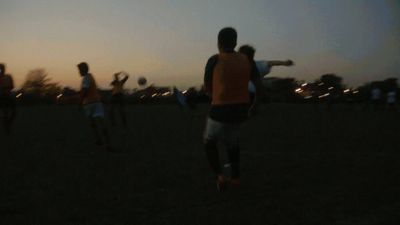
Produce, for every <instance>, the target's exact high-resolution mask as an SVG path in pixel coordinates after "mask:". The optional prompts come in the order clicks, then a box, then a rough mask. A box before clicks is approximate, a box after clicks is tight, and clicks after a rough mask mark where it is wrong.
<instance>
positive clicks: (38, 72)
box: [14, 69, 399, 104]
mask: <svg viewBox="0 0 400 225" xmlns="http://www.w3.org/2000/svg"><path fill="white" fill-rule="evenodd" d="M263 85H264V87H265V95H264V99H262V101H263V102H265V103H273V102H279V103H365V102H368V101H370V100H371V98H372V92H373V89H379V91H380V95H379V101H380V102H381V103H385V102H386V100H387V95H388V93H389V92H392V93H393V92H394V93H395V95H397V93H399V87H398V85H397V79H396V78H388V79H385V80H379V81H371V82H367V83H365V84H364V85H362V86H359V87H356V88H352V87H347V86H346V85H345V84H344V83H343V78H342V77H340V76H338V75H336V74H324V75H322V76H320V77H319V78H318V79H316V80H315V81H313V82H308V83H307V82H305V81H299V80H297V79H295V78H278V77H266V78H263ZM100 92H101V94H102V97H103V101H104V102H106V103H107V102H108V101H109V99H110V96H111V90H108V89H104V90H100ZM181 92H182V94H183V95H185V96H186V98H187V100H188V102H191V101H195V102H208V101H209V98H208V97H207V96H206V94H205V92H204V90H203V88H198V89H196V88H195V87H190V88H188V89H187V90H181ZM14 94H15V97H16V99H17V102H18V103H19V104H77V103H78V96H79V90H76V89H73V88H70V87H63V86H62V85H60V84H58V83H55V82H52V81H51V79H50V78H49V76H48V74H47V72H46V71H45V70H44V69H34V70H31V71H30V72H29V73H28V74H27V76H26V80H25V82H24V83H23V85H22V87H21V89H19V90H16V91H14ZM395 99H396V102H397V101H398V98H396V97H395ZM125 100H126V103H128V104H129V103H130V104H140V103H144V104H149V103H150V104H153V103H175V102H176V98H175V93H174V90H173V87H160V86H156V85H154V84H152V85H149V86H147V87H144V88H142V89H138V88H135V89H128V90H126V94H125Z"/></svg>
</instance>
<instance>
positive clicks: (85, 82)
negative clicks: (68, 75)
mask: <svg viewBox="0 0 400 225" xmlns="http://www.w3.org/2000/svg"><path fill="white" fill-rule="evenodd" d="M82 89H87V90H88V93H87V95H86V96H85V97H84V99H83V104H84V105H86V104H90V103H95V102H100V101H101V97H100V94H99V91H98V90H97V84H96V81H95V80H94V78H93V76H92V75H91V74H87V75H85V76H84V77H83V79H82Z"/></svg>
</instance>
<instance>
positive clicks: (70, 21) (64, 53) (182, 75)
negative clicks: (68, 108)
mask: <svg viewBox="0 0 400 225" xmlns="http://www.w3.org/2000/svg"><path fill="white" fill-rule="evenodd" d="M225 26H233V27H235V28H236V29H237V31H238V36H239V37H238V45H241V44H252V45H253V46H254V47H256V49H257V52H256V59H288V58H290V59H292V60H294V61H295V63H296V66H295V67H292V68H282V69H275V70H273V71H272V73H271V75H270V76H279V77H288V76H290V77H296V78H298V79H300V80H306V81H312V80H314V79H316V78H317V77H319V76H320V75H321V74H323V73H330V72H334V73H337V74H338V75H340V76H342V77H344V82H345V83H347V84H349V85H350V86H355V85H359V84H362V83H364V82H366V81H369V80H372V79H384V78H387V77H398V78H400V38H399V37H400V1H398V0H247V1H246V0H68V1H67V0H0V27H1V33H2V34H1V38H0V62H4V63H6V64H7V67H8V72H9V73H11V74H13V76H14V79H15V81H16V83H17V85H21V83H22V82H23V80H24V79H25V76H26V74H27V73H28V71H29V70H31V69H35V68H45V69H46V70H47V71H48V73H49V76H50V77H51V78H52V79H53V80H54V81H56V82H59V83H60V84H62V85H63V86H65V85H68V86H72V87H75V88H76V87H78V86H79V83H80V78H79V76H78V73H77V69H76V67H75V65H76V64H77V63H79V62H81V61H87V62H88V63H89V64H90V66H91V71H92V73H93V74H94V75H95V77H96V78H97V82H98V83H99V86H101V87H107V86H108V83H109V82H110V80H111V78H112V74H113V73H114V72H116V71H120V70H124V71H127V72H128V73H130V74H131V76H132V79H130V80H129V81H128V83H127V86H128V87H129V88H134V87H137V84H136V78H137V77H138V76H140V75H143V76H145V77H147V78H148V80H149V83H155V84H157V85H177V86H178V87H187V86H191V85H200V84H201V82H202V79H203V70H204V65H205V63H206V61H207V59H208V57H209V56H211V55H212V54H214V53H216V52H217V44H216V40H217V34H218V31H219V30H220V29H221V28H223V27H225Z"/></svg>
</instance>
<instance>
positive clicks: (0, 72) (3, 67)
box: [0, 63, 6, 76]
mask: <svg viewBox="0 0 400 225" xmlns="http://www.w3.org/2000/svg"><path fill="white" fill-rule="evenodd" d="M5 73H6V65H4V64H3V63H0V76H1V75H4V74H5Z"/></svg>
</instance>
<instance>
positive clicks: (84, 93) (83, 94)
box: [79, 88, 89, 105]
mask: <svg viewBox="0 0 400 225" xmlns="http://www.w3.org/2000/svg"><path fill="white" fill-rule="evenodd" d="M88 93H89V88H82V89H81V93H80V96H79V105H83V100H84V99H85V98H86V97H87V96H88Z"/></svg>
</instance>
